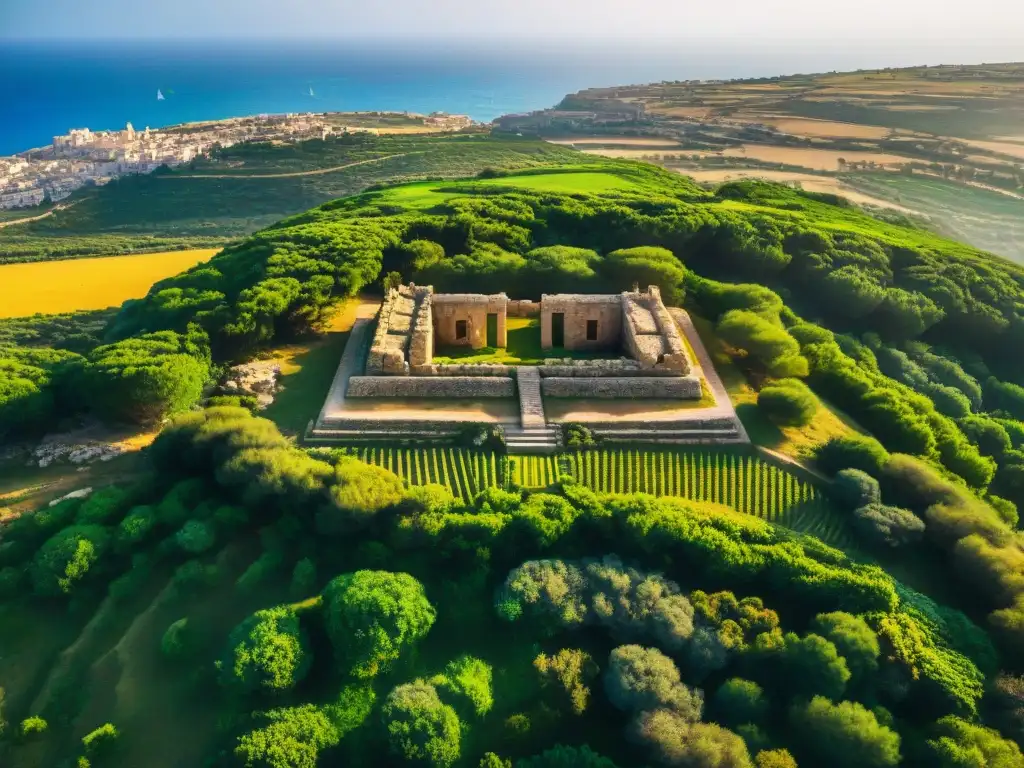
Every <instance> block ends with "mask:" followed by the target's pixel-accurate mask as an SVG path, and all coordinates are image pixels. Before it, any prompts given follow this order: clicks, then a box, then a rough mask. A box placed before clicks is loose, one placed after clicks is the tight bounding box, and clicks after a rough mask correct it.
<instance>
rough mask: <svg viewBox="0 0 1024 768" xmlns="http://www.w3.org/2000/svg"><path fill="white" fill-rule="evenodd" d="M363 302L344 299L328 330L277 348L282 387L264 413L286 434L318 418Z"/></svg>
mask: <svg viewBox="0 0 1024 768" xmlns="http://www.w3.org/2000/svg"><path fill="white" fill-rule="evenodd" d="M358 307H359V302H358V301H356V300H350V301H346V302H344V303H343V304H342V305H341V306H340V307H339V309H338V312H337V314H335V315H334V317H333V318H332V319H331V322H330V324H329V325H328V326H327V328H326V333H325V335H324V336H322V337H321V338H319V339H316V340H315V341H312V342H310V343H307V344H290V345H288V346H285V347H279V348H278V349H275V350H274V351H273V354H272V356H271V358H272V359H273V360H275V361H277V363H278V364H279V365H280V366H281V378H280V389H279V391H278V393H277V396H276V397H275V398H274V402H273V403H271V404H270V406H269V407H268V408H267V409H266V410H265V411H263V412H262V414H260V415H262V416H265V417H266V418H268V419H270V420H271V421H273V422H274V423H275V424H277V426H278V429H280V430H281V432H282V433H284V434H286V435H298V434H301V433H302V432H303V431H304V430H305V429H306V424H307V423H308V422H309V420H310V419H315V418H316V416H317V414H318V413H319V412H320V408H321V406H322V405H323V403H324V399H325V398H326V397H327V392H328V390H330V388H331V382H332V381H333V380H334V374H335V373H336V372H337V370H338V364H339V363H340V362H341V353H342V352H344V351H345V344H346V343H347V342H348V337H349V332H350V331H351V330H352V325H353V323H355V320H356V310H357V309H358Z"/></svg>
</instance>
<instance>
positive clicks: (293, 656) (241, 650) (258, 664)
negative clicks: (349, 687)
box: [221, 606, 313, 693]
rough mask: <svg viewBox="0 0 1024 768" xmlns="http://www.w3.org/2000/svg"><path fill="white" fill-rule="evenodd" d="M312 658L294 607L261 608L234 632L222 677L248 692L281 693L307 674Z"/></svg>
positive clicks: (223, 666)
mask: <svg viewBox="0 0 1024 768" xmlns="http://www.w3.org/2000/svg"><path fill="white" fill-rule="evenodd" d="M312 661H313V659H312V655H311V653H310V650H309V643H308V640H307V639H306V635H305V632H304V631H303V629H302V627H301V626H300V625H299V617H298V616H296V615H295V613H294V611H292V610H290V609H288V608H286V607H283V606H282V607H278V608H271V609H268V610H263V611H257V612H256V613H254V614H253V615H252V616H250V617H249V618H247V619H246V620H245V621H243V622H242V623H241V624H239V625H238V626H237V627H235V629H234V630H233V631H232V632H231V636H230V637H229V638H228V649H227V653H226V654H225V656H224V660H223V662H222V666H221V681H222V682H223V684H224V685H227V686H230V687H233V688H237V689H238V690H240V691H243V692H246V693H250V692H256V691H259V692H262V693H281V692H283V691H286V690H288V689H290V688H293V687H294V686H295V685H296V684H298V683H299V682H300V681H301V680H302V679H303V678H304V677H305V676H306V674H307V673H308V672H309V668H310V665H311V664H312Z"/></svg>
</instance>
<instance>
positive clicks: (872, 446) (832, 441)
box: [814, 435, 889, 477]
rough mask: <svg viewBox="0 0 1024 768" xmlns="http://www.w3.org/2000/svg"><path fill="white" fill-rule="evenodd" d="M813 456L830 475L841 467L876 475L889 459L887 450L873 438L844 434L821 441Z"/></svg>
mask: <svg viewBox="0 0 1024 768" xmlns="http://www.w3.org/2000/svg"><path fill="white" fill-rule="evenodd" d="M814 458H815V461H816V462H817V464H818V466H819V467H821V469H822V471H824V472H827V473H828V474H830V475H834V474H836V473H837V472H839V471H840V470H843V469H859V470H860V471H862V472H866V473H868V474H869V475H872V476H873V477H878V476H880V475H881V473H882V467H884V466H885V464H886V462H887V461H888V460H889V452H888V451H886V450H885V448H883V447H882V444H881V443H880V442H878V441H877V440H875V439H874V438H871V437H865V436H862V435H846V436H843V437H832V438H829V439H828V440H827V441H825V442H824V443H822V444H821V445H820V446H818V448H817V450H816V451H815V454H814Z"/></svg>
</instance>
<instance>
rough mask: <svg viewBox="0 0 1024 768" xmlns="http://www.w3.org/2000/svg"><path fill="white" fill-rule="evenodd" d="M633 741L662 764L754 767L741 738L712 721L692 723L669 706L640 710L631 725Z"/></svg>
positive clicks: (728, 767) (714, 767) (720, 767)
mask: <svg viewBox="0 0 1024 768" xmlns="http://www.w3.org/2000/svg"><path fill="white" fill-rule="evenodd" d="M633 737H634V739H636V741H638V742H640V743H641V744H644V745H646V746H648V747H649V748H650V749H651V751H652V752H653V753H654V756H655V759H656V760H657V761H658V762H659V763H662V764H663V765H669V766H673V765H683V766H702V768H753V763H752V762H751V760H750V753H749V752H748V751H747V747H746V744H744V743H743V739H742V738H740V737H739V736H737V735H736V734H735V733H733V732H732V731H727V730H726V729H725V728H722V727H721V726H718V725H715V724H714V723H695V722H691V721H690V720H688V719H687V718H685V717H682V716H680V715H679V714H678V713H676V712H672V711H670V710H664V709H659V710H654V711H650V712H642V713H640V715H639V717H638V718H637V719H636V722H635V723H634V726H633Z"/></svg>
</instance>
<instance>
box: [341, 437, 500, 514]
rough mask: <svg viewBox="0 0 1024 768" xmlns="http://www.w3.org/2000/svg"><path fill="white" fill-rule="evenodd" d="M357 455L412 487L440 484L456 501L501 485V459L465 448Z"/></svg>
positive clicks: (367, 451) (382, 450)
mask: <svg viewBox="0 0 1024 768" xmlns="http://www.w3.org/2000/svg"><path fill="white" fill-rule="evenodd" d="M355 453H356V456H358V457H359V459H361V460H362V461H365V462H366V463H367V464H376V465H377V466H378V467H384V468H385V469H387V470H389V471H391V472H394V473H395V474H396V475H398V476H399V477H401V478H402V479H404V480H405V481H406V482H408V483H409V485H426V484H427V483H437V484H439V485H443V486H445V487H446V488H448V489H449V490H450V491H451V492H452V494H453V495H454V496H455V498H457V499H462V500H463V501H465V502H469V501H472V499H473V498H474V497H475V496H476V495H477V494H478V493H479V492H480V491H481V490H483V489H484V488H486V487H487V486H489V485H496V484H498V482H499V465H500V464H501V457H499V456H498V455H497V454H495V453H489V452H483V451H472V450H468V449H466V448H451V447H445V448H379V447H377V448H360V449H358V450H357V451H356V452H355Z"/></svg>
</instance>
